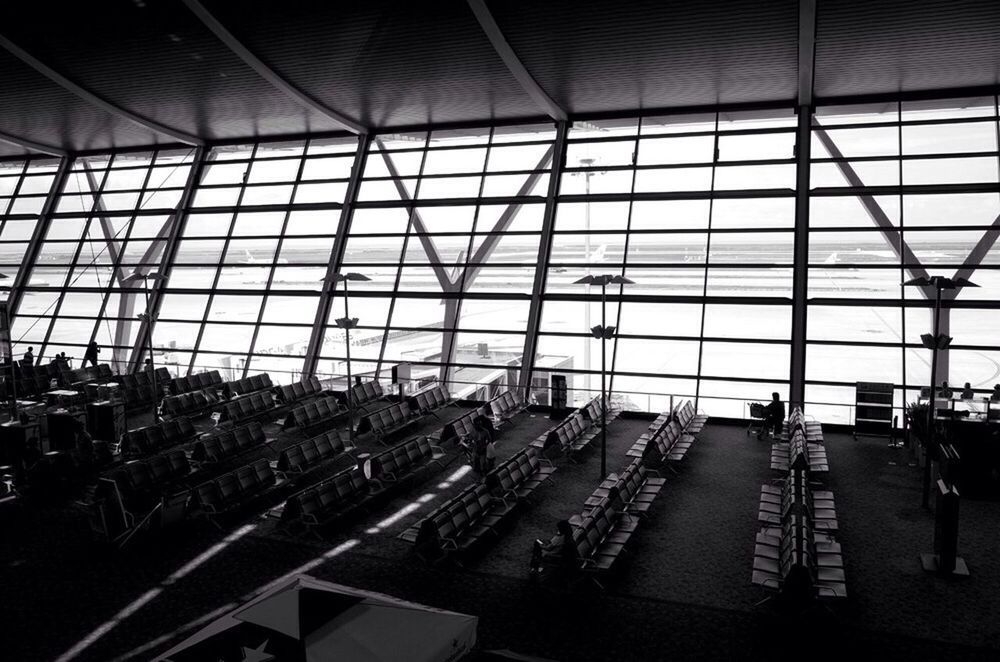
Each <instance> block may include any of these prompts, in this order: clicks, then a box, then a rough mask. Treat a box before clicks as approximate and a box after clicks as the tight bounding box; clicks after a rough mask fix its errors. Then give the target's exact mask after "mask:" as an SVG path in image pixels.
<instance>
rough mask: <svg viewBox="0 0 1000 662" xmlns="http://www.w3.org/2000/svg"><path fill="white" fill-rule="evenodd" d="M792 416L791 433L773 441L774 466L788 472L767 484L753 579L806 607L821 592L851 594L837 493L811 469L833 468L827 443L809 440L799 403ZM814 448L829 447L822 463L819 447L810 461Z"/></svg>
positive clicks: (823, 594)
mask: <svg viewBox="0 0 1000 662" xmlns="http://www.w3.org/2000/svg"><path fill="white" fill-rule="evenodd" d="M789 418H790V421H791V422H792V424H791V426H790V427H789V430H790V433H791V439H790V440H789V442H788V443H787V444H784V445H778V444H776V445H775V446H778V447H777V448H774V447H772V458H771V466H772V468H773V469H779V470H781V471H783V472H786V476H785V477H784V478H783V479H782V480H781V481H778V482H777V483H776V484H768V485H763V486H762V487H761V493H760V502H759V506H758V512H757V519H758V520H759V521H760V522H761V523H762V524H763V527H762V528H761V530H760V531H759V532H758V533H757V536H756V540H755V545H754V560H753V571H752V574H751V579H750V581H751V583H752V584H755V585H757V586H761V587H764V588H766V589H769V590H771V591H773V592H774V593H775V594H776V595H777V596H778V597H780V598H781V599H782V600H784V601H785V602H787V603H789V604H791V605H793V606H795V607H806V606H808V605H809V604H810V603H811V602H812V600H814V599H817V598H830V599H833V598H844V597H846V596H847V583H846V577H845V574H844V559H843V554H842V550H841V546H840V543H838V542H837V541H836V539H835V538H834V533H835V532H836V531H837V529H838V528H839V524H838V520H837V510H836V505H835V502H834V498H833V493H832V492H830V491H829V490H822V489H816V488H817V485H816V484H814V483H812V482H810V476H811V475H815V474H816V473H825V472H826V471H827V470H828V467H827V465H826V461H825V449H823V447H822V446H821V445H820V444H813V443H809V442H807V441H806V430H805V428H806V426H805V425H799V424H796V422H799V423H804V422H805V419H804V417H802V412H801V409H799V408H795V409H794V410H793V411H792V416H790V417H789ZM821 434H822V432H821V431H820V435H821ZM820 438H821V437H820ZM782 446H783V447H782ZM812 449H816V450H823V451H824V452H823V454H822V457H823V461H822V466H818V465H817V462H816V461H815V460H816V459H818V457H819V453H816V456H815V458H814V461H813V462H810V460H809V455H810V451H811V450H812ZM776 453H777V454H778V456H777V457H775V454H776ZM782 453H786V454H787V455H784V456H782V455H781V454H782ZM817 469H821V470H820V471H817Z"/></svg>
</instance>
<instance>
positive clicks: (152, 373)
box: [122, 269, 167, 425]
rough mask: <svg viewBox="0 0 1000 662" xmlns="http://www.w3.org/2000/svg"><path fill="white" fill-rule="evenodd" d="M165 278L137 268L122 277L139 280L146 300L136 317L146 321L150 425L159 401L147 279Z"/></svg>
mask: <svg viewBox="0 0 1000 662" xmlns="http://www.w3.org/2000/svg"><path fill="white" fill-rule="evenodd" d="M166 279H167V277H166V276H164V275H163V274H160V273H157V272H155V271H151V272H148V273H144V272H141V271H139V270H138V269H137V270H135V271H133V272H132V273H131V274H129V275H128V276H126V277H125V278H123V279H122V282H123V283H136V282H138V281H140V280H141V281H142V293H143V296H144V297H145V301H146V311H145V312H142V313H139V314H138V315H136V317H137V318H139V320H141V321H143V322H145V323H146V338H147V340H148V341H149V342H148V343H147V345H148V347H147V349H149V383H150V385H151V387H152V389H153V419H152V421H151V422H150V425H156V419H157V415H156V409H157V405H158V404H159V402H160V391H159V389H158V388H157V384H156V365H155V359H154V358H153V316H152V314H151V312H150V310H149V281H153V282H154V283H160V282H163V281H165V280H166Z"/></svg>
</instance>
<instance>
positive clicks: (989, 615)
mask: <svg viewBox="0 0 1000 662" xmlns="http://www.w3.org/2000/svg"><path fill="white" fill-rule="evenodd" d="M551 424H552V422H551V421H549V420H548V419H547V418H545V417H543V416H535V417H528V416H522V417H521V419H520V420H519V422H518V423H517V425H515V426H514V427H513V428H512V429H510V430H508V431H505V433H504V437H503V441H502V443H501V445H500V451H501V456H508V455H510V454H513V453H514V452H516V451H517V450H519V449H520V447H522V446H523V445H524V444H525V443H527V441H528V440H530V439H532V438H533V437H534V436H537V435H538V434H539V433H540V432H541V431H543V430H544V429H546V428H547V427H548V426H549V425H551ZM647 425H648V421H647V420H643V419H620V420H618V421H616V422H615V423H614V424H612V426H611V428H610V432H609V436H608V466H609V469H611V470H615V469H618V468H620V467H621V466H622V465H624V464H625V455H624V453H625V450H626V449H627V448H628V447H629V446H630V445H631V443H632V442H633V441H634V440H635V438H636V437H637V436H638V435H639V434H640V433H641V432H642V430H643V429H644V428H645V427H646V426H647ZM288 443H290V442H288ZM827 447H828V454H829V458H830V464H831V475H830V478H829V480H828V481H827V483H828V485H829V486H830V487H831V489H833V490H834V491H835V495H836V499H837V508H838V514H839V517H840V523H841V533H840V535H839V538H840V540H841V542H842V543H843V548H844V554H845V558H846V563H847V579H848V589H849V591H850V593H851V596H850V599H849V600H848V601H847V602H846V604H844V605H842V606H840V607H838V608H835V609H834V610H833V611H826V610H817V611H816V612H815V613H810V614H806V615H803V616H800V617H794V618H793V617H787V616H784V615H781V614H776V613H774V612H773V611H772V609H771V608H770V607H769V606H764V607H755V606H754V603H755V602H756V601H758V600H759V599H760V598H762V597H764V594H763V593H762V592H761V591H759V590H758V589H756V588H755V587H752V586H751V585H750V584H749V577H750V567H751V563H752V552H753V536H754V532H755V531H756V530H757V528H758V524H757V522H756V508H757V496H758V493H759V486H760V484H761V483H762V482H764V481H766V480H768V479H770V478H772V477H774V476H773V475H772V472H771V471H770V470H769V469H768V454H769V445H768V443H767V442H763V441H757V440H756V439H754V438H752V437H747V436H746V435H745V434H744V430H743V428H740V427H728V426H721V425H712V424H709V426H707V427H706V429H705V430H704V431H703V432H702V434H701V438H700V439H699V441H698V442H697V444H696V445H695V446H694V448H693V450H692V451H691V453H690V454H689V456H688V458H687V459H686V460H685V463H684V464H683V466H682V467H681V468H680V472H679V474H678V475H676V476H674V475H669V474H668V475H667V478H668V483H667V485H666V487H665V489H664V491H663V493H662V494H661V497H660V498H659V499H658V502H657V504H656V505H655V506H654V510H653V512H652V513H651V515H650V517H649V519H648V522H646V523H644V525H643V526H641V528H640V530H639V532H638V533H637V536H638V538H637V542H638V544H637V546H636V548H635V552H634V555H633V557H632V558H630V559H629V562H628V563H627V564H626V565H625V566H624V567H623V572H622V575H621V577H620V578H619V579H618V580H617V581H616V582H613V583H612V584H611V585H610V586H609V587H608V590H607V591H605V592H599V591H597V590H596V589H593V590H587V589H585V590H583V591H582V592H580V593H577V594H574V595H566V594H562V593H559V592H555V591H551V590H544V589H539V588H536V587H533V586H531V585H530V584H529V583H528V582H527V581H526V580H525V579H526V567H527V562H528V557H529V556H530V545H531V541H532V540H534V539H535V538H547V537H548V536H550V535H551V534H552V532H553V529H554V526H555V522H556V521H557V520H558V519H561V518H565V517H568V516H570V515H572V514H574V513H578V512H579V511H580V510H581V509H582V503H583V500H584V499H585V498H586V496H587V495H588V494H590V492H591V491H592V490H593V488H594V487H595V486H596V485H597V483H598V482H599V476H598V473H599V462H600V454H599V450H598V449H596V448H595V449H594V450H593V451H591V452H589V453H588V454H586V455H584V456H583V459H582V461H581V462H580V463H579V464H572V463H569V462H566V461H564V460H563V461H558V462H557V466H558V470H557V472H556V473H555V474H554V475H553V477H552V479H551V481H550V483H551V484H548V485H545V486H543V487H542V488H541V490H540V491H539V492H538V493H537V496H536V498H535V503H534V505H533V506H532V507H530V508H529V509H528V510H526V511H525V512H523V513H522V515H521V516H520V517H519V518H518V519H517V521H516V523H515V524H514V526H513V527H512V529H511V530H510V531H509V532H508V533H507V535H506V536H505V537H504V538H503V539H502V540H501V541H500V542H499V543H498V544H496V545H495V546H494V547H493V548H491V549H489V550H488V551H487V552H486V553H485V554H484V555H483V556H482V557H481V558H480V559H478V560H476V561H474V562H471V563H469V564H468V565H467V567H465V568H458V567H442V568H428V567H426V566H425V565H423V564H422V563H421V562H420V561H418V560H416V559H415V558H413V556H412V555H411V554H410V549H409V545H408V544H407V543H405V542H403V541H401V540H399V539H398V538H397V535H398V534H399V533H400V532H401V531H403V530H404V529H405V528H407V527H408V526H410V525H412V524H413V523H414V522H415V521H417V520H418V519H419V518H420V517H422V516H423V515H424V514H426V513H427V512H429V511H430V510H431V509H433V507H434V506H435V505H436V504H437V503H441V502H442V501H444V500H445V499H447V498H448V496H449V495H451V494H453V493H454V492H456V491H457V490H460V489H462V488H463V487H464V486H466V485H467V484H468V482H469V481H471V480H473V479H474V476H473V475H472V474H471V473H466V474H465V475H462V476H460V477H458V478H457V479H456V478H455V472H456V470H457V469H459V468H460V467H461V466H462V465H461V462H460V461H453V462H451V464H449V465H448V467H447V468H445V469H444V470H443V471H442V472H441V473H440V474H439V475H437V476H435V477H433V478H431V479H430V480H428V482H427V483H425V484H424V485H420V486H416V487H414V489H413V490H412V491H411V492H410V493H408V494H406V495H404V496H402V497H400V498H398V499H396V500H394V501H392V502H391V503H388V504H386V506H385V507H384V508H380V509H379V510H378V512H375V513H372V514H371V515H370V516H368V517H366V518H364V519H362V520H361V521H358V522H356V523H354V524H353V525H351V526H350V527H348V528H347V529H345V530H342V531H340V532H338V533H336V534H335V535H332V536H331V537H330V539H329V540H326V541H324V542H322V543H320V542H314V541H306V540H292V539H289V538H288V537H286V536H283V535H281V534H280V533H278V532H275V531H273V530H272V529H271V528H269V527H267V526H265V525H264V522H263V521H262V520H261V519H260V518H259V517H253V518H251V519H249V520H247V521H246V522H238V523H234V524H233V525H232V526H230V527H227V528H226V530H225V531H219V530H217V529H216V528H214V527H213V526H212V525H210V524H207V523H205V522H190V523H185V524H183V525H181V526H179V527H177V528H174V529H172V530H171V531H169V532H168V533H167V534H165V535H163V536H161V537H159V538H157V539H150V540H148V541H146V542H144V544H143V545H141V546H139V547H137V548H135V549H132V550H131V551H129V552H128V553H127V554H118V553H113V552H110V551H108V550H104V549H101V548H99V547H96V546H95V545H94V544H93V543H92V542H91V541H90V538H89V532H88V530H87V526H86V523H85V521H83V520H82V519H81V518H80V517H78V516H76V515H74V514H73V513H72V512H71V511H67V510H65V509H49V510H38V509H28V508H20V507H14V508H6V509H3V510H2V511H0V518H2V520H0V525H2V527H3V531H4V532H5V535H4V536H3V539H2V541H0V564H2V565H0V587H2V588H0V593H2V599H0V622H2V623H3V624H4V632H5V635H4V637H3V644H2V646H0V650H2V651H3V653H2V657H3V659H10V660H17V661H19V662H20V661H22V660H23V661H28V660H52V659H60V656H62V657H61V659H63V660H69V659H79V660H115V659H137V660H146V659H151V658H152V657H155V655H156V653H158V652H161V651H162V650H165V649H166V647H168V646H169V645H171V644H172V643H176V642H177V641H178V640H180V639H181V638H183V637H184V636H185V635H186V634H190V633H191V632H193V631H195V630H196V629H197V628H198V627H199V626H200V625H201V624H204V622H207V620H209V619H210V617H211V615H212V614H213V613H217V612H218V610H220V609H223V608H225V607H227V606H229V605H231V604H232V603H234V602H238V601H240V600H242V599H244V598H245V597H247V596H248V595H250V594H252V593H253V592H255V591H257V590H260V589H261V588H262V587H264V586H266V585H267V584H268V583H269V582H272V581H275V580H277V579H280V578H281V577H282V576H284V575H286V574H287V573H292V572H299V571H307V572H310V573H311V574H315V575H317V576H319V577H322V578H325V579H330V580H332V581H338V582H342V583H345V584H350V585H355V586H360V587H364V588H369V589H372V590H377V591H384V592H387V593H391V594H393V595H397V596H400V597H403V598H407V599H412V600H417V601H420V602H425V603H427V604H431V605H434V606H439V607H443V608H448V609H453V610H457V611H464V612H468V613H473V614H476V615H478V616H480V626H479V637H480V643H481V644H482V645H483V647H485V648H510V649H514V650H517V651H519V652H522V653H530V654H536V655H542V656H546V657H549V658H553V659H557V660H611V659H623V658H631V659H633V660H660V659H670V660H685V659H734V660H735V659H746V660H750V659H765V658H767V659H774V658H776V657H777V658H781V659H785V658H786V657H799V658H801V656H802V655H804V654H808V656H809V657H813V658H818V659H834V658H837V659H842V658H843V656H844V655H864V656H865V657H879V658H883V659H907V660H914V659H950V660H955V659H962V660H973V659H982V660H988V659H989V660H995V659H997V658H998V657H1000V621H998V619H997V618H996V616H995V615H996V614H997V613H1000V559H998V558H997V553H998V551H1000V547H998V545H997V535H996V534H997V528H998V524H1000V504H997V503H995V502H973V501H964V502H963V503H962V528H961V531H962V534H961V540H960V550H961V553H962V555H963V556H964V557H965V559H966V560H967V561H968V563H969V566H970V568H971V569H972V573H973V576H972V578H971V579H969V580H967V581H964V582H954V583H953V582H947V581H944V580H941V579H938V578H936V577H932V576H928V575H925V574H924V573H923V572H922V571H921V570H920V566H919V561H918V558H917V555H918V554H919V552H921V551H927V550H929V549H930V547H931V545H932V532H933V518H932V516H931V515H930V514H928V513H925V512H924V511H922V510H921V509H920V506H919V502H920V494H919V474H918V470H917V469H916V468H913V467H908V466H905V459H906V458H905V456H903V455H901V453H902V452H901V451H896V450H893V449H889V448H887V447H886V446H885V442H884V441H880V440H874V439H871V440H858V441H855V440H853V439H852V438H851V437H850V436H848V435H835V434H828V435H827ZM891 460H896V461H899V460H904V462H903V464H902V466H900V465H898V464H897V465H896V466H892V465H890V464H889V462H890V461H891ZM428 495H429V496H428ZM422 496H424V497H426V498H425V499H424V502H422V503H420V502H416V501H415V500H416V499H418V498H419V497H422ZM414 503H417V504H418V505H417V507H416V508H415V509H414V507H413V506H412V505H411V504H414ZM400 513H402V514H400ZM394 514H397V515H398V516H397V517H395V518H394V517H392V516H393V515H394ZM200 619H201V621H200ZM67 652H72V653H77V652H78V655H72V656H70V655H66V653H67Z"/></svg>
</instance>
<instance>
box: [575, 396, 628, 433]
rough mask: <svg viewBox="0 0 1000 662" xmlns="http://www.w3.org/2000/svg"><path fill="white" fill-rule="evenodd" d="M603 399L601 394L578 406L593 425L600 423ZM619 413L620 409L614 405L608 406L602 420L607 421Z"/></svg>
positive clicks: (616, 416)
mask: <svg viewBox="0 0 1000 662" xmlns="http://www.w3.org/2000/svg"><path fill="white" fill-rule="evenodd" d="M604 405H605V400H604V398H602V397H601V396H597V397H595V398H592V399H591V400H590V402H588V403H587V404H585V405H584V406H582V407H580V413H582V414H583V415H584V416H586V417H587V418H589V419H590V421H591V423H593V424H594V425H595V426H600V425H601V410H602V409H604V408H605V407H604ZM619 415H621V409H618V408H616V407H608V408H607V412H606V413H605V415H604V420H605V422H607V423H610V422H611V421H613V420H615V419H616V418H618V416H619Z"/></svg>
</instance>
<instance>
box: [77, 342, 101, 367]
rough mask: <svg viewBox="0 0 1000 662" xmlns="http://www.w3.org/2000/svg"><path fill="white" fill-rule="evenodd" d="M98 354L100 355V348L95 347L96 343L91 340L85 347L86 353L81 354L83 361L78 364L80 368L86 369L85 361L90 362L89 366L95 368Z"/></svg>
mask: <svg viewBox="0 0 1000 662" xmlns="http://www.w3.org/2000/svg"><path fill="white" fill-rule="evenodd" d="M100 353H101V348H100V347H98V346H97V343H96V342H95V341H93V340H91V341H90V344H89V345H87V351H86V352H84V353H83V361H82V362H81V363H80V367H81V368H86V367H87V361H90V364H91V365H92V366H94V367H95V368H96V367H97V355H98V354H100Z"/></svg>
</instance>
